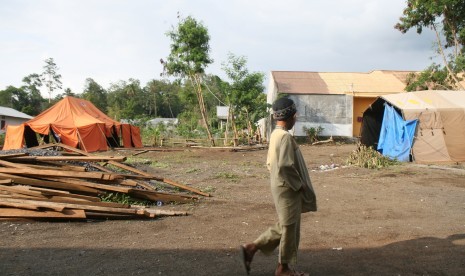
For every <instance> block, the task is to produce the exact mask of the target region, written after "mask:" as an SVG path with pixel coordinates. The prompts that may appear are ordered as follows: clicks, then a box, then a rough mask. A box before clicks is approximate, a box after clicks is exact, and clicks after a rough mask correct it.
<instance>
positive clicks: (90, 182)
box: [0, 144, 210, 219]
mask: <svg viewBox="0 0 465 276" xmlns="http://www.w3.org/2000/svg"><path fill="white" fill-rule="evenodd" d="M39 148H40V149H41V150H44V149H46V148H52V149H53V151H54V152H55V153H56V149H60V152H59V154H60V155H55V156H31V155H30V154H29V153H28V152H22V153H8V154H3V155H0V219H9V218H29V219H86V218H107V219H121V218H123V219H125V218H155V217H158V216H164V215H165V216H166V215H169V216H173V215H187V213H186V212H178V211H169V210H166V209H161V208H155V207H150V208H149V207H145V206H131V205H129V204H124V203H117V202H104V201H102V199H101V198H102V197H105V195H108V194H109V193H118V194H123V195H127V196H128V197H129V198H133V199H140V200H148V201H151V202H153V203H161V202H163V203H168V202H179V203H186V202H193V201H195V200H198V199H199V197H198V195H202V196H210V195H209V194H207V193H203V192H201V191H200V190H198V189H195V188H193V187H190V186H186V185H183V184H180V183H177V182H176V181H173V180H170V179H166V178H163V177H159V176H155V175H151V174H149V173H147V172H144V171H141V170H138V169H136V168H133V167H131V166H129V165H126V164H124V163H122V162H124V160H125V159H126V158H125V157H111V156H100V155H90V154H88V153H86V152H83V151H80V150H78V149H75V148H72V147H68V146H66V145H64V144H49V145H46V146H43V147H36V148H33V149H30V150H31V151H33V150H37V149H39ZM47 151H48V150H47ZM76 163H78V164H81V163H83V164H85V166H82V165H76ZM110 167H111V168H115V167H116V168H118V173H117V172H114V171H113V170H112V169H110ZM89 168H92V169H89ZM121 171H126V172H127V173H121ZM154 180H155V181H158V182H163V183H166V184H168V185H170V186H175V187H177V188H178V189H181V190H183V191H187V193H186V192H184V193H179V192H176V193H169V192H160V191H157V190H156V189H155V188H154V187H153V185H151V184H150V181H154ZM193 194H195V195H193ZM154 205H155V204H154Z"/></svg>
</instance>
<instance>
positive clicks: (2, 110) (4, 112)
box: [0, 106, 32, 119]
mask: <svg viewBox="0 0 465 276" xmlns="http://www.w3.org/2000/svg"><path fill="white" fill-rule="evenodd" d="M0 116H8V117H15V118H23V119H32V116H29V115H27V114H26V113H23V112H19V111H18V110H16V109H13V108H10V107H5V106H0Z"/></svg>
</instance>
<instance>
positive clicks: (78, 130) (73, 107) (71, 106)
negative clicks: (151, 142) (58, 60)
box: [4, 96, 142, 152]
mask: <svg viewBox="0 0 465 276" xmlns="http://www.w3.org/2000/svg"><path fill="white" fill-rule="evenodd" d="M22 126H23V127H24V128H25V130H26V131H25V132H24V133H22V134H21V133H20V132H19V131H12V132H9V131H8V130H7V134H6V136H7V137H8V139H14V140H20V141H23V139H24V138H26V145H27V146H28V147H30V146H34V145H36V144H37V140H36V139H35V135H28V133H29V134H31V133H37V134H40V135H50V134H52V135H53V136H54V137H55V140H57V141H59V142H61V143H63V144H66V145H69V146H72V147H79V148H80V149H82V150H85V151H87V152H93V151H100V150H107V149H108V144H116V145H117V144H119V143H118V142H116V141H113V140H115V139H117V138H118V137H119V135H120V134H119V133H120V131H121V123H120V122H117V121H114V120H113V119H111V118H110V117H108V116H107V115H105V114H104V113H103V112H101V111H100V110H99V109H98V108H96V107H95V106H94V105H93V104H92V103H91V102H89V101H87V100H83V99H79V98H74V97H69V96H68V97H65V98H64V99H62V100H61V101H59V102H58V103H56V104H55V105H53V106H52V107H50V108H49V109H47V110H45V111H44V112H42V113H41V114H39V115H38V116H36V117H35V118H33V119H31V120H29V121H27V122H25V123H24V124H23V125H22ZM28 130H30V131H28ZM31 136H33V137H31ZM134 138H138V140H139V141H140V133H139V137H134ZM34 139H35V141H34ZM131 144H135V143H131ZM138 145H139V144H138ZM140 146H142V145H140ZM18 148H20V146H19V144H18V143H17V144H14V145H13V144H9V145H7V147H4V149H18Z"/></svg>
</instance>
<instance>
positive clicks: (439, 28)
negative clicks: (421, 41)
mask: <svg viewBox="0 0 465 276" xmlns="http://www.w3.org/2000/svg"><path fill="white" fill-rule="evenodd" d="M395 28H396V29H398V30H399V31H401V32H402V33H406V32H407V31H408V30H410V29H412V28H415V29H416V31H417V33H418V34H421V33H422V32H423V29H424V28H429V29H431V30H433V31H434V32H435V33H436V45H437V52H438V53H439V54H440V55H441V57H442V59H443V66H444V68H440V67H439V66H438V65H436V64H433V65H432V66H430V67H429V68H428V69H426V70H425V72H424V73H422V74H420V75H419V76H418V77H416V78H414V80H413V81H412V80H411V82H410V84H409V87H408V91H412V90H419V89H425V88H428V89H434V88H436V87H442V89H449V88H453V89H465V88H464V87H463V86H462V85H461V84H460V80H461V78H460V75H461V74H463V73H465V62H464V61H465V51H464V48H463V46H464V45H465V5H464V4H463V0H407V7H406V8H405V9H404V11H403V16H401V17H400V18H399V22H398V23H397V24H396V25H395ZM441 38H444V39H445V41H442V40H441ZM447 49H450V51H449V53H447V52H446V50H447ZM444 74H446V77H444V76H443V75H444Z"/></svg>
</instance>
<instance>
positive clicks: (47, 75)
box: [40, 58, 61, 102]
mask: <svg viewBox="0 0 465 276" xmlns="http://www.w3.org/2000/svg"><path fill="white" fill-rule="evenodd" d="M43 68H44V72H43V73H42V74H41V75H40V78H41V81H42V82H44V83H45V86H46V87H47V89H48V94H49V98H48V101H49V102H51V99H52V93H53V91H54V90H56V89H61V75H60V74H58V66H57V65H56V63H55V61H54V60H53V58H48V59H46V60H45V65H44V67H43Z"/></svg>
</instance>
